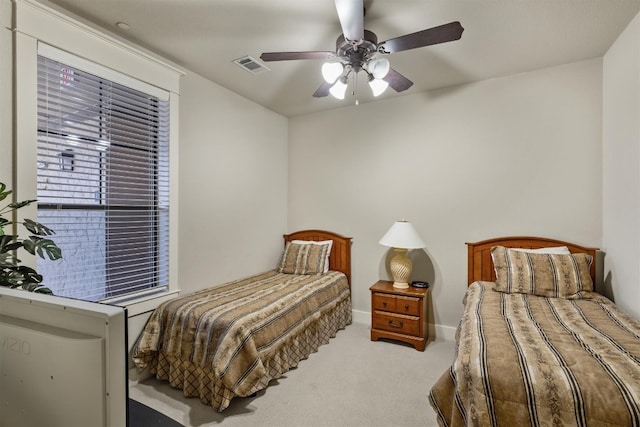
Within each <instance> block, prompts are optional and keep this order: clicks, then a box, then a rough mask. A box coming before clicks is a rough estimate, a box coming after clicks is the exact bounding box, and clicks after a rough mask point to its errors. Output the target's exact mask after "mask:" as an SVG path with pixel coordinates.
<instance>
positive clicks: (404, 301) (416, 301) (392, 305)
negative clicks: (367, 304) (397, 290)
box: [372, 292, 420, 316]
mask: <svg viewBox="0 0 640 427" xmlns="http://www.w3.org/2000/svg"><path fill="white" fill-rule="evenodd" d="M372 306H373V309H374V310H383V311H391V312H393V313H400V314H409V315H412V316H420V298H414V297H405V296H401V295H391V294H383V293H378V292H376V293H374V294H373V302H372Z"/></svg>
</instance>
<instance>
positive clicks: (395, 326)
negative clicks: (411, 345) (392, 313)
mask: <svg viewBox="0 0 640 427" xmlns="http://www.w3.org/2000/svg"><path fill="white" fill-rule="evenodd" d="M389 326H392V327H394V328H402V320H401V321H399V322H398V323H393V320H389Z"/></svg>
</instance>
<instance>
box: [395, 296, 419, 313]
mask: <svg viewBox="0 0 640 427" xmlns="http://www.w3.org/2000/svg"><path fill="white" fill-rule="evenodd" d="M394 311H395V312H396V313H401V314H410V315H412V316H420V299H419V298H412V297H403V296H398V297H396V309H395V310H394Z"/></svg>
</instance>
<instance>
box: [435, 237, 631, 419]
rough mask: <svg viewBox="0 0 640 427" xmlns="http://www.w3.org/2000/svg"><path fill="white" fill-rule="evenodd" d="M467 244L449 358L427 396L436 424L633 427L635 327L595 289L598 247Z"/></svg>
mask: <svg viewBox="0 0 640 427" xmlns="http://www.w3.org/2000/svg"><path fill="white" fill-rule="evenodd" d="M467 245H468V274H469V286H468V288H467V293H466V295H465V301H464V302H465V306H464V311H463V316H462V319H461V322H460V324H459V327H458V330H457V333H456V355H455V359H454V362H453V364H452V366H451V367H450V369H449V370H447V371H446V372H445V373H443V375H442V376H441V377H440V379H439V380H438V381H437V382H436V384H435V385H434V386H433V387H432V389H431V391H430V393H429V401H430V404H431V406H432V408H433V409H434V411H435V412H436V416H437V419H438V423H439V424H440V425H441V426H470V425H474V426H574V425H577V426H605V425H606V426H640V322H638V320H636V319H634V318H632V317H630V316H628V315H626V314H625V313H623V312H622V311H620V310H619V309H618V308H617V307H616V306H615V305H614V304H613V303H612V302H611V301H610V300H608V299H607V298H605V297H604V296H601V295H599V294H597V293H595V292H593V291H592V289H593V283H594V279H595V266H594V260H595V255H596V251H597V249H595V248H588V247H583V246H580V245H575V244H571V243H567V242H563V241H558V240H553V239H544V238H535V237H507V238H499V239H491V240H485V241H482V242H478V243H467ZM563 247H564V249H562V248H563ZM514 248H527V249H528V250H531V252H522V251H518V250H514ZM540 248H547V249H544V252H543V253H540ZM549 248H551V249H549ZM536 250H537V251H538V252H537V253H536V252H535V251H536ZM556 250H557V251H559V252H557V253H554V252H556ZM494 261H495V262H494Z"/></svg>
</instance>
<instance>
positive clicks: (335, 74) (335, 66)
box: [322, 62, 344, 84]
mask: <svg viewBox="0 0 640 427" xmlns="http://www.w3.org/2000/svg"><path fill="white" fill-rule="evenodd" d="M343 72H344V65H342V62H325V63H324V64H322V77H323V78H324V81H325V82H327V83H332V84H333V83H335V82H336V80H338V78H339V77H340V76H341V75H342V73H343Z"/></svg>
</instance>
